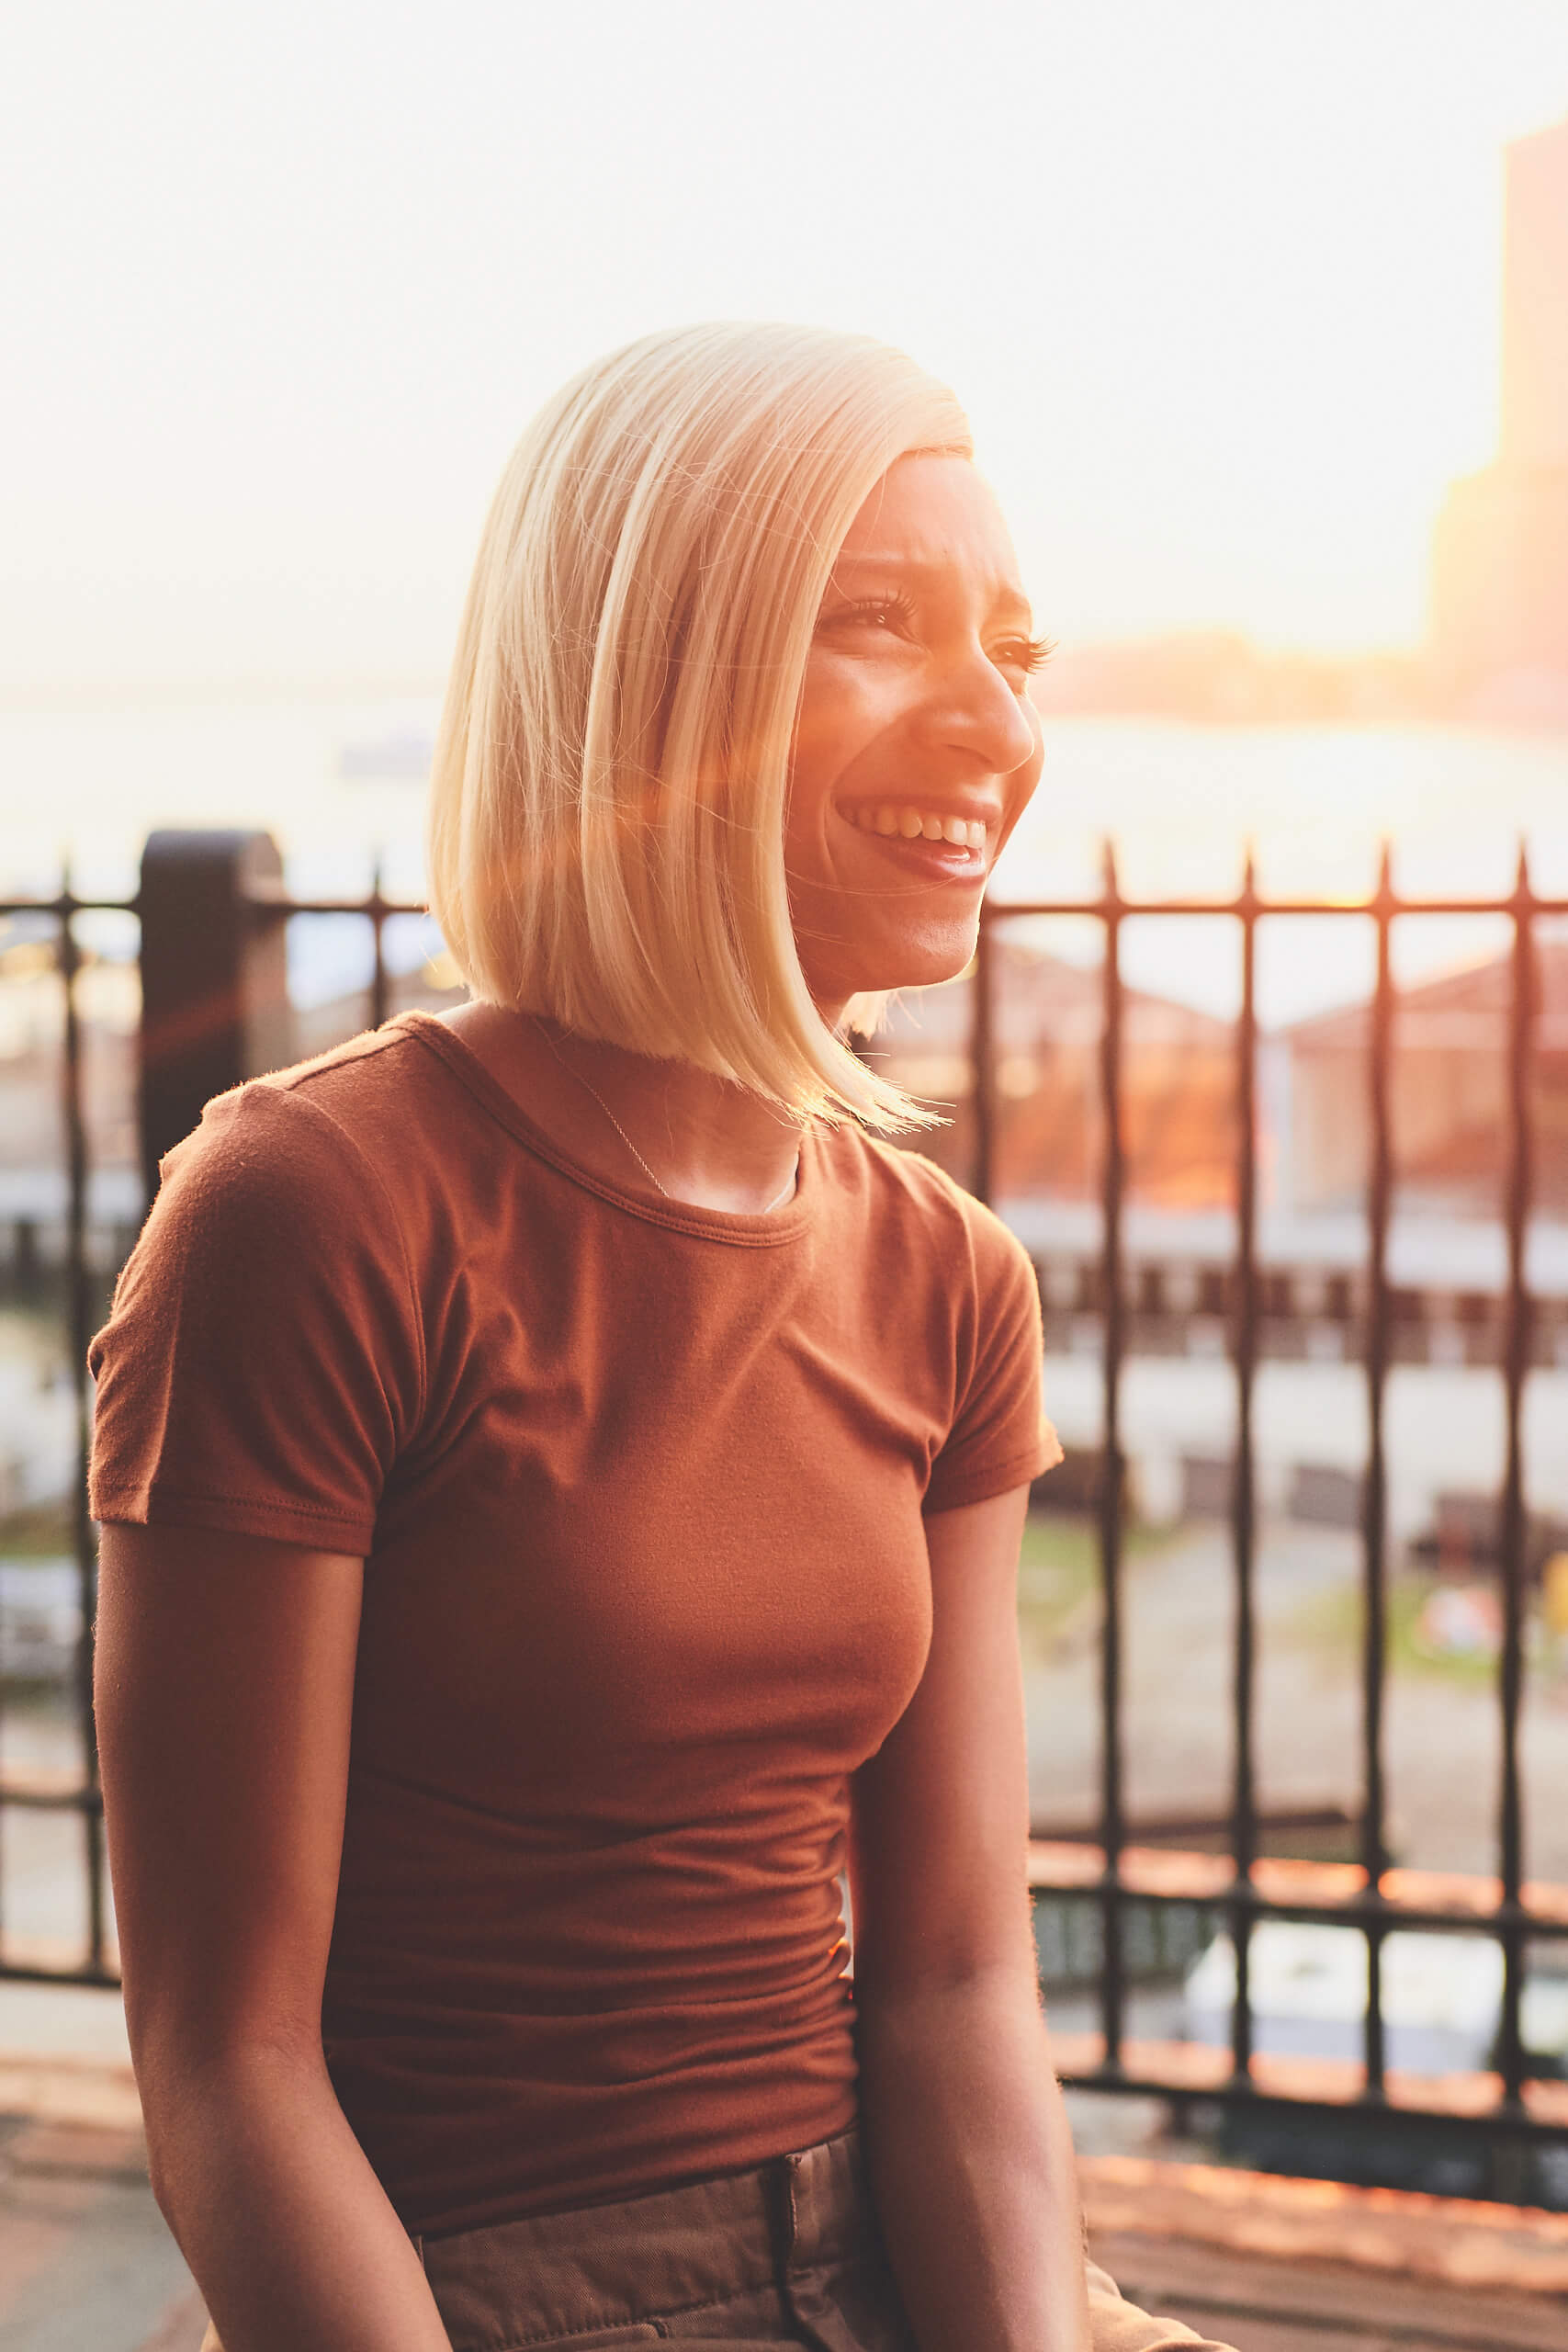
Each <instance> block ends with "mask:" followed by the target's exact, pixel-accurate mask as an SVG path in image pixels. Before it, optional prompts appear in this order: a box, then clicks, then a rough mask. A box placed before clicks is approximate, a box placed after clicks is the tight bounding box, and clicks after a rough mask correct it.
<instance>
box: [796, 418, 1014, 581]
mask: <svg viewBox="0 0 1568 2352" xmlns="http://www.w3.org/2000/svg"><path fill="white" fill-rule="evenodd" d="M878 566H883V567H891V566H896V567H897V568H898V569H900V570H905V569H913V570H918V571H933V570H941V571H954V570H961V571H962V570H974V571H979V572H982V573H984V574H986V575H987V576H989V577H991V578H994V579H995V580H996V581H997V582H998V584H1006V585H1007V586H1009V587H1012V588H1016V587H1017V586H1018V584H1019V579H1018V560H1017V557H1016V556H1015V554H1014V552H1013V546H1012V540H1011V537H1010V535H1009V532H1008V527H1007V525H1006V523H1005V522H1004V521H1003V519H1002V513H1001V509H1000V507H999V506H998V503H997V500H996V495H995V493H994V492H993V491H992V489H991V487H990V484H989V483H988V482H987V481H986V480H985V478H984V476H983V475H982V474H980V473H978V472H976V469H975V467H974V465H973V464H972V463H971V461H970V460H969V459H968V458H963V457H958V456H956V455H950V454H948V453H947V452H942V451H934V450H923V449H922V450H915V451H911V452H910V454H909V455H908V456H907V457H903V458H897V460H896V461H895V462H894V464H892V465H891V466H889V468H888V469H887V471H886V473H885V474H884V475H883V477H882V479H881V481H879V482H877V483H876V485H875V487H874V489H873V490H872V492H871V493H870V495H869V496H868V497H867V499H866V500H865V503H863V506H862V507H861V510H860V512H859V514H858V515H856V516H855V519H854V521H853V522H852V524H851V526H850V527H849V529H848V531H847V532H846V533H845V534H844V538H843V543H842V545H841V546H840V549H839V553H838V556H837V558H836V559H835V560H834V565H833V570H834V573H835V576H838V575H839V574H840V573H842V572H846V571H859V570H863V569H875V568H877V567H878Z"/></svg>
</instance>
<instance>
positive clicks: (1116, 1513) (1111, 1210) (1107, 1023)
mask: <svg viewBox="0 0 1568 2352" xmlns="http://www.w3.org/2000/svg"><path fill="white" fill-rule="evenodd" d="M1100 915H1101V918H1102V920H1103V922H1104V924H1105V969H1104V1025H1103V1028H1102V1031H1101V1037H1100V1111H1101V1116H1102V1118H1103V1121H1104V1126H1105V1159H1104V1168H1103V1173H1102V1193H1101V1208H1102V1215H1103V1216H1104V1221H1105V1230H1104V1235H1103V1252H1102V1258H1101V1269H1100V1283H1101V1302H1100V1303H1101V1307H1102V1310H1103V1313H1104V1317H1105V1325H1104V1329H1105V1411H1104V1444H1103V1450H1102V1453H1101V1476H1100V1588H1101V1591H1102V1594H1103V1597H1104V1631H1103V1634H1102V1635H1101V1638H1100V1844H1101V1846H1102V1847H1103V1849H1104V1851H1105V1874H1104V1878H1103V1881H1102V1883H1101V1887H1100V1923H1101V1946H1102V1951H1103V1959H1102V1973H1101V1975H1100V2024H1101V2030H1102V2031H1103V2033H1104V2036H1105V2056H1104V2061H1103V2064H1104V2070H1105V2072H1106V2073H1107V2074H1111V2075H1114V2074H1117V2073H1119V2072H1120V2071H1121V2065H1122V2031H1123V2018H1124V2009H1125V1994H1126V1985H1125V1975H1124V1965H1123V1955H1122V1903H1121V1891H1122V1840H1123V1838H1124V1834H1125V1825H1124V1822H1123V1819H1122V1496H1123V1487H1124V1481H1123V1478H1122V1348H1123V1345H1124V1340H1125V1332H1124V1326H1123V1320H1122V1194H1123V1192H1124V1190H1125V1185H1126V1168H1125V1165H1124V1160H1123V1153H1122V1012H1123V1007H1122V892H1121V887H1120V885H1119V883H1118V881H1117V876H1116V852H1115V848H1114V845H1113V844H1112V843H1111V842H1109V841H1108V842H1106V844H1105V887H1104V892H1103V895H1102V897H1101V899H1100Z"/></svg>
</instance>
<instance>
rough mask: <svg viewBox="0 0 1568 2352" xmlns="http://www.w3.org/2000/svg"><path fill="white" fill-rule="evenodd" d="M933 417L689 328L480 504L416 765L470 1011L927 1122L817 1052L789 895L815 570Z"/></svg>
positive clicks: (538, 448) (546, 434)
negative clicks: (431, 737)
mask: <svg viewBox="0 0 1568 2352" xmlns="http://www.w3.org/2000/svg"><path fill="white" fill-rule="evenodd" d="M915 450H920V451H941V452H942V453H951V454H952V455H954V456H959V457H969V456H971V455H972V447H971V442H970V436H969V428H968V424H967V422H966V420H965V418H964V413H963V411H962V410H961V409H960V407H959V406H958V403H957V401H955V400H954V398H953V394H952V393H951V392H950V391H948V390H946V389H945V387H944V386H942V385H941V384H939V383H937V382H936V381H935V380H934V379H932V378H931V377H930V376H928V375H927V374H926V373H925V372H924V370H923V369H921V368H918V367H917V366H916V365H915V363H914V361H913V360H911V359H908V358H907V357H906V356H904V354H903V353H902V352H900V351H895V350H893V349H891V348H890V347H889V346H887V345H885V344H881V343H876V342H874V341H872V340H871V339H870V338H869V337H863V336H860V335H848V334H834V333H829V331H827V330H825V329H821V328H814V327H794V326H773V325H754V324H716V325H709V326H694V327H683V328H680V329H677V330H675V331H674V332H672V333H670V334H656V335H649V336H647V337H646V338H645V339H644V340H643V341H641V342H639V343H634V344H631V345H628V346H627V347H626V349H625V350H623V351H618V352H615V353H612V354H611V355H610V356H609V357H607V358H604V359H601V360H598V361H596V362H595V363H594V364H593V366H592V367H590V368H585V369H584V370H583V372H582V373H581V375H580V376H578V377H576V378H575V379H573V380H572V381H571V382H570V383H569V384H568V385H566V386H565V388H564V389H563V390H561V391H559V392H558V393H557V394H556V396H555V398H554V399H553V400H551V401H548V402H547V404H546V406H545V407H544V408H543V409H542V410H541V411H540V413H538V415H537V416H536V417H535V419H534V421H533V423H532V424H530V425H529V427H528V429H527V431H526V432H525V435H524V436H523V439H522V441H521V442H520V443H519V444H518V447H517V448H516V450H515V452H514V453H513V458H512V460H511V462H510V464H509V465H508V467H507V469H506V471H505V474H504V475H503V477H502V482H501V487H500V489H499V490H498V491H497V492H496V496H495V500H494V503H493V504H492V506H491V512H490V517H489V520H488V522H487V523H486V526H485V531H484V537H483V539H482V541H481V544H480V548H479V560H478V563H477V564H476V566H475V570H474V576H473V582H472V584H471V586H470V588H469V591H468V605H467V607H466V609H465V612H464V615H463V622H462V628H461V632H460V636H459V639H458V644H457V655H456V658H455V661H454V663H453V668H452V676H451V682H450V684H449V686H448V689H447V694H446V707H445V710H444V712H443V714H442V719H441V727H440V731H439V735H438V737H437V741H436V748H435V760H434V775H433V779H432V797H431V811H430V838H429V861H430V879H431V907H432V910H433V911H434V915H435V917H436V919H437V921H438V922H439V923H440V925H441V928H442V931H443V933H445V936H446V944H447V945H448V947H449V948H450V950H451V953H452V955H453V956H454V958H455V959H456V962H457V967H458V968H459V970H460V971H461V973H462V975H463V977H464V978H465V980H466V981H467V983H468V987H469V989H471V990H472V991H473V993H474V994H475V995H476V996H479V997H481V998H484V999H487V1000H489V1001H492V1002H494V1003H498V1004H505V1005H511V1006H514V1007H516V1008H518V1009H519V1010H525V1011H530V1012H544V1013H547V1014H550V1015H552V1016H553V1017H554V1018H555V1019H556V1020H558V1021H559V1022H561V1023H564V1024H565V1025H566V1026H567V1027H569V1028H570V1029H574V1030H577V1031H579V1032H580V1033H581V1034H582V1035H586V1036H590V1037H598V1038H604V1039H606V1040H608V1041H610V1042H611V1043H613V1044H615V1045H618V1046H628V1047H630V1048H631V1049H632V1050H633V1051H635V1052H637V1053H641V1054H648V1055H651V1056H653V1057H657V1058H660V1059H670V1060H682V1061H688V1062H693V1063H695V1064H696V1065H698V1066H699V1067H700V1068H702V1069H710V1070H714V1071H716V1072H717V1073H718V1074H719V1075H720V1076H721V1077H724V1078H727V1079H729V1080H733V1081H734V1082H735V1083H737V1084H739V1085H741V1086H745V1087H748V1088H750V1089H752V1090H753V1091H755V1092H757V1093H758V1094H760V1095H761V1096H763V1097H765V1098H767V1099H768V1100H769V1101H771V1102H772V1103H774V1104H775V1105H777V1106H778V1107H779V1108H780V1109H781V1110H782V1111H783V1112H784V1114H786V1115H787V1116H788V1117H789V1118H791V1119H792V1120H794V1121H795V1122H797V1123H802V1124H803V1123H804V1122H805V1121H807V1119H809V1118H811V1117H813V1116H816V1115H822V1116H825V1117H826V1118H827V1119H828V1120H829V1122H836V1121H837V1120H839V1119H840V1118H841V1117H843V1116H844V1115H846V1114H847V1115H851V1116H853V1117H855V1118H857V1119H859V1120H861V1121H862V1122H863V1123H864V1124H865V1125H867V1126H869V1127H872V1128H873V1129H876V1130H880V1131H882V1132H886V1133H892V1132H896V1131H897V1130H899V1129H902V1128H909V1127H922V1126H931V1125H936V1124H938V1114H936V1113H935V1112H934V1111H932V1110H931V1109H929V1108H927V1107H926V1106H924V1105H923V1104H920V1103H917V1102H915V1101H913V1100H911V1098H910V1097H909V1096H908V1095H907V1094H905V1093H904V1092H903V1091H901V1090H900V1089H899V1088H897V1087H896V1086H894V1085H893V1084H892V1083H891V1082H890V1081H889V1080H886V1079H884V1078H880V1077H878V1076H877V1075H876V1074H875V1072H874V1071H873V1070H871V1069H868V1068H867V1067H866V1065H865V1063H864V1062H863V1061H862V1060H860V1059H859V1058H858V1057H857V1056H856V1055H855V1054H854V1053H853V1052H852V1050H851V1048H850V1046H849V1045H848V1044H847V1043H846V1041H845V1040H846V1035H847V1033H848V1032H849V1031H851V1030H859V1031H861V1032H863V1033H868V1032H870V1031H871V1030H873V1029H874V1027H875V1026H876V1024H877V1023H878V1022H879V1020H880V1019H881V1017H882V1014H883V1012H884V1009H885V1007H886V1001H887V999H886V996H881V997H872V998H865V997H861V998H856V999H855V1000H853V1001H852V1003H851V1005H850V1006H849V1008H848V1009H847V1011H846V1013H845V1015H844V1018H843V1021H842V1022H841V1023H840V1030H839V1031H834V1030H832V1029H830V1028H829V1025H828V1023H826V1022H825V1021H824V1020H823V1019H822V1017H821V1015H820V1014H819V1013H818V1010H817V1008H816V1006H815V1004H814V1003H813V1001H812V999H811V996H810V993H809V990H808V989H807V984H806V980H805V977H804V975H803V973H802V971H801V967H800V958H799V956H798V955H797V953H796V950H795V936H794V933H793V930H792V927H791V922H790V909H789V898H788V892H787V888H786V884H785V877H784V818H785V809H786V803H787V800H788V795H789V779H790V753H791V744H792V741H793V737H794V732H795V718H796V712H797V709H798V706H799V701H800V694H801V685H802V681H803V679H804V677H805V673H806V662H807V652H808V650H809V648H810V643H811V637H812V631H813V628H814V626H815V623H816V619H817V615H818V607H819V606H820V604H821V601H822V596H823V594H824V591H825V589H826V587H827V584H828V577H829V571H830V569H831V567H832V563H833V560H834V558H835V556H836V555H837V553H838V550H839V548H840V546H841V544H842V542H843V539H844V537H845V535H846V533H847V532H848V530H849V527H850V525H851V524H852V521H853V520H854V517H855V515H856V514H857V513H858V512H859V510H860V508H861V506H862V504H863V502H864V500H865V499H866V497H867V495H868V494H869V492H871V491H872V490H873V488H874V486H875V484H876V483H877V482H878V481H880V480H881V478H882V476H883V475H884V474H885V473H886V470H887V469H888V467H889V466H890V465H891V464H892V463H893V462H894V460H895V459H896V458H898V457H900V456H903V455H906V454H908V453H909V452H911V451H915Z"/></svg>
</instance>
